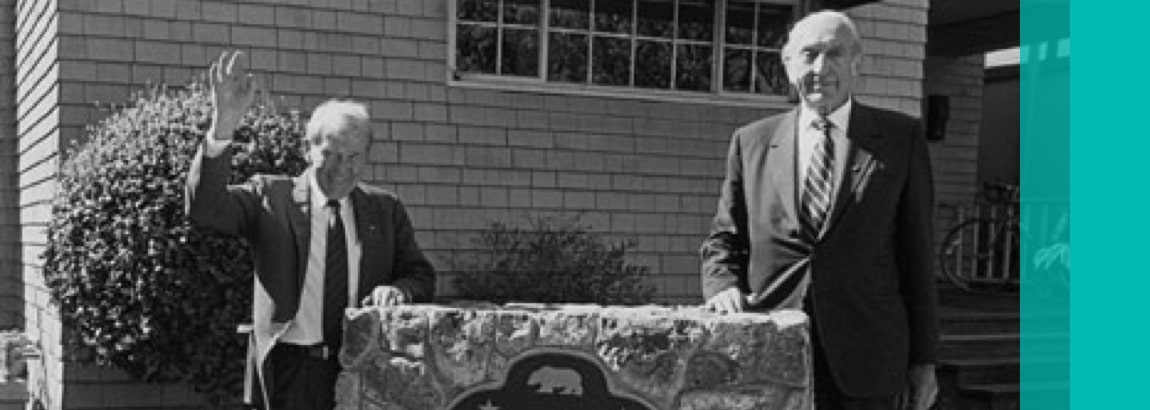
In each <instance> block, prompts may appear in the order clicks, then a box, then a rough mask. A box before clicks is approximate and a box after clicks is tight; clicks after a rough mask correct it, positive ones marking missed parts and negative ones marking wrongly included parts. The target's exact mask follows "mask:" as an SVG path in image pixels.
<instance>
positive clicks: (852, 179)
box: [827, 102, 880, 230]
mask: <svg viewBox="0 0 1150 410" xmlns="http://www.w3.org/2000/svg"><path fill="white" fill-rule="evenodd" d="M849 121H850V123H849V124H848V125H847V141H848V142H847V143H848V144H849V147H848V149H847V166H846V168H845V170H844V171H843V176H842V180H841V181H836V182H837V184H838V186H839V187H840V188H839V190H838V194H837V195H836V196H835V201H834V205H833V208H832V212H831V218H830V220H828V221H827V224H828V225H827V228H828V230H829V229H830V228H833V227H834V224H835V223H836V222H837V221H838V218H840V217H842V214H843V212H845V211H846V209H847V208H849V207H850V205H851V204H853V203H854V202H855V200H854V198H855V197H856V196H857V195H858V193H859V192H858V191H859V189H860V188H861V187H862V186H863V184H862V183H863V182H864V181H865V179H866V178H867V177H868V176H869V175H870V168H871V165H872V163H873V162H874V155H873V154H872V153H873V152H875V151H874V150H875V148H876V146H877V145H878V142H879V137H880V135H879V133H878V126H877V124H875V123H874V116H873V115H872V113H871V111H870V110H869V108H868V107H866V106H865V105H862V104H859V103H858V102H855V105H854V108H853V109H852V110H851V117H850V120H849ZM847 187H849V189H846V188H847Z"/></svg>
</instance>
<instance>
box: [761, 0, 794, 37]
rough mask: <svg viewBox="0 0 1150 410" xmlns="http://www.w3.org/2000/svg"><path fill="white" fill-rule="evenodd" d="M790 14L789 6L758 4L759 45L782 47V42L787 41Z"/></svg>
mask: <svg viewBox="0 0 1150 410" xmlns="http://www.w3.org/2000/svg"><path fill="white" fill-rule="evenodd" d="M792 16H793V15H792V13H791V7H790V6H781V5H773V4H762V5H759V29H758V34H759V39H758V43H759V45H760V46H763V47H771V48H782V47H783V43H784V42H786V41H787V30H788V26H789V25H790V24H791V18H792Z"/></svg>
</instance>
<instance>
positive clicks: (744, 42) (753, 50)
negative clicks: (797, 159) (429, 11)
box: [453, 0, 802, 95]
mask: <svg viewBox="0 0 1150 410" xmlns="http://www.w3.org/2000/svg"><path fill="white" fill-rule="evenodd" d="M453 1H455V13H454V17H455V21H454V26H455V27H454V28H455V36H454V38H453V40H454V46H455V47H454V48H455V50H454V52H455V54H454V57H455V69H456V72H457V73H460V74H481V75H495V76H507V77H521V78H535V79H538V80H542V81H545V82H554V83H570V84H578V85H591V86H603V87H621V88H633V89H634V88H638V89H656V90H678V91H686V92H704V93H710V92H719V93H723V94H748V95H756V94H757V95H786V94H787V92H788V88H789V86H788V84H787V81H786V76H785V74H784V73H783V70H782V65H781V61H780V59H779V48H780V47H781V44H782V41H783V40H784V39H785V36H786V30H787V28H788V26H789V24H790V23H791V21H793V19H794V17H795V16H794V13H795V10H796V9H797V7H796V4H795V3H797V2H799V1H802V0H453ZM457 78H458V77H457ZM720 79H721V80H720Z"/></svg>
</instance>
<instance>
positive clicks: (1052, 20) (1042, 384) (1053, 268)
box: [1020, 0, 1106, 410]
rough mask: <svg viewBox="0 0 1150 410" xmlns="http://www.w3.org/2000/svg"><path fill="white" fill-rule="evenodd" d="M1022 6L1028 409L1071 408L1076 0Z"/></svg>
mask: <svg viewBox="0 0 1150 410" xmlns="http://www.w3.org/2000/svg"><path fill="white" fill-rule="evenodd" d="M1020 6H1021V15H1022V16H1021V19H1022V21H1021V23H1020V24H1021V41H1020V43H1021V60H1022V62H1021V66H1020V75H1021V87H1022V88H1021V90H1020V93H1021V100H1020V101H1021V104H1022V106H1021V107H1020V115H1021V117H1022V118H1020V123H1021V130H1020V132H1021V133H1022V134H1021V158H1020V162H1021V166H1020V168H1021V169H1020V177H1021V184H1020V185H1021V186H1022V217H1021V221H1020V235H1021V239H1022V243H1021V246H1022V250H1021V254H1020V256H1021V257H1022V258H1021V261H1020V264H1021V268H1022V278H1023V284H1022V295H1021V298H1022V300H1021V311H1022V315H1021V322H1022V323H1021V324H1020V326H1021V330H1022V332H1021V337H1020V344H1021V346H1020V349H1021V365H1022V369H1021V374H1020V377H1021V384H1020V389H1021V390H1020V397H1021V400H1022V405H1021V408H1022V409H1023V410H1058V409H1068V408H1070V397H1071V393H1070V392H1071V389H1070V368H1071V364H1070V350H1071V347H1070V345H1071V342H1070V317H1071V316H1070V258H1069V255H1070V254H1069V251H1070V220H1069V218H1070V211H1071V206H1070V182H1069V181H1070V138H1069V136H1070V49H1069V46H1070V2H1069V0H1053V1H1052V0H1022V1H1021V4H1020ZM1076 237H1077V236H1076ZM1079 266H1081V265H1079ZM1084 408H1106V407H1095V406H1093V405H1092V406H1087V407H1084Z"/></svg>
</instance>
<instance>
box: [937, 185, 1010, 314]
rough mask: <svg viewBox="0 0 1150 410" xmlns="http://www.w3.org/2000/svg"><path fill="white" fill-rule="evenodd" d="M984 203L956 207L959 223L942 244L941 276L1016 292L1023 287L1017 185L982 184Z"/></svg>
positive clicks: (969, 287)
mask: <svg viewBox="0 0 1150 410" xmlns="http://www.w3.org/2000/svg"><path fill="white" fill-rule="evenodd" d="M983 193H984V195H985V197H986V202H984V203H978V204H975V206H973V207H972V208H970V211H972V212H971V214H970V215H965V214H966V213H967V212H966V211H967V207H962V206H959V207H958V211H957V212H958V217H957V219H958V220H959V222H958V223H957V224H955V225H954V227H953V228H951V229H950V230H949V231H948V232H947V234H946V236H945V239H944V240H943V241H942V243H941V244H940V246H939V251H938V260H939V266H940V267H941V268H942V273H943V276H944V277H945V278H946V279H947V280H948V281H950V282H951V283H952V284H954V285H955V286H957V287H958V288H960V289H963V290H965V291H968V292H989V293H999V292H1017V291H1018V289H1019V282H1020V276H1019V266H1020V265H1019V263H1020V261H1021V260H1022V259H1023V258H1021V257H1020V255H1019V251H1020V247H1019V244H1020V242H1021V240H1020V239H1021V234H1022V232H1021V229H1020V225H1019V218H1020V212H1019V187H1018V185H1011V184H1004V183H998V182H989V181H988V182H984V183H983Z"/></svg>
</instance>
